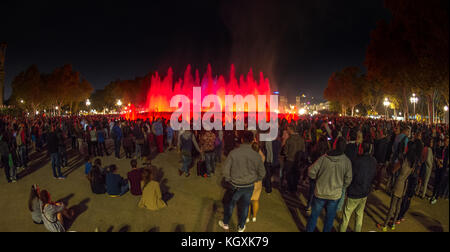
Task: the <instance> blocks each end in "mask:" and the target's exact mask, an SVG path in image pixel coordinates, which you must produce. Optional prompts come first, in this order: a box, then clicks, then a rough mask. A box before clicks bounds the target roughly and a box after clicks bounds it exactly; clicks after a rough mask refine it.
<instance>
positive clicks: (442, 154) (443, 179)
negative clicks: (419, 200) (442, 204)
mask: <svg viewBox="0 0 450 252" xmlns="http://www.w3.org/2000/svg"><path fill="white" fill-rule="evenodd" d="M448 142H449V140H448V137H446V138H445V140H444V146H442V147H440V148H439V151H438V152H437V153H436V159H437V160H436V164H437V165H436V172H435V173H436V176H435V179H434V180H435V182H434V190H433V196H432V197H431V200H430V202H431V204H433V205H434V204H436V203H437V200H438V199H439V198H440V197H442V196H443V195H444V193H445V189H446V187H448V173H449V172H448V170H449V166H448Z"/></svg>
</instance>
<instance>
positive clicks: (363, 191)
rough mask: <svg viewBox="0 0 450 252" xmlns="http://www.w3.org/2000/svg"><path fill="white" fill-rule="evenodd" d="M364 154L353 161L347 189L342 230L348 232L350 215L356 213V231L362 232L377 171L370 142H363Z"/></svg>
mask: <svg viewBox="0 0 450 252" xmlns="http://www.w3.org/2000/svg"><path fill="white" fill-rule="evenodd" d="M362 149H363V154H362V155H361V156H358V157H357V158H356V159H355V160H354V161H353V163H352V183H351V184H350V186H349V187H348V189H347V197H348V198H347V201H346V203H345V207H344V214H343V218H342V222H341V227H340V232H346V231H347V227H348V223H349V221H350V217H351V216H352V213H353V212H354V211H356V212H355V214H356V225H355V229H354V231H355V232H361V228H362V224H363V217H364V209H365V207H366V202H367V196H368V195H369V193H370V191H371V189H372V182H373V179H374V178H375V174H376V172H377V170H376V169H377V160H376V159H375V158H374V157H372V156H370V144H369V143H363V144H362Z"/></svg>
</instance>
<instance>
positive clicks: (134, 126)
mask: <svg viewBox="0 0 450 252" xmlns="http://www.w3.org/2000/svg"><path fill="white" fill-rule="evenodd" d="M259 133H261V132H258V131H237V130H234V131H215V130H213V131H204V130H202V131H192V130H186V131H174V130H173V129H172V128H171V126H170V123H169V121H168V120H166V119H164V118H155V119H152V120H150V119H145V120H144V119H139V120H134V121H130V120H125V119H123V118H119V117H116V116H84V117H54V118H46V117H35V118H27V117H24V118H20V119H18V118H12V117H8V116H1V117H0V154H1V160H2V167H3V169H4V172H5V177H6V180H7V182H9V183H11V182H16V181H17V180H18V179H20V178H19V177H18V169H25V170H26V169H29V165H28V164H29V163H30V162H29V161H30V160H29V156H30V153H33V152H36V153H45V152H46V153H47V155H49V156H50V158H51V164H52V171H53V177H55V178H57V179H64V178H65V177H64V176H63V174H62V172H61V168H64V167H67V165H68V149H69V148H68V147H67V145H69V144H70V145H71V149H72V150H73V151H74V153H75V155H77V157H76V158H78V159H81V158H83V159H85V174H86V177H87V178H88V180H89V183H90V186H91V190H92V192H93V193H95V194H105V193H106V194H108V195H110V196H111V197H120V196H121V195H123V194H125V193H127V192H128V191H130V193H131V194H132V195H136V196H141V200H140V202H139V207H142V208H146V209H150V210H157V209H160V208H163V207H166V206H167V204H166V201H165V200H163V198H164V194H163V193H161V190H160V185H159V183H158V181H156V179H155V169H156V168H155V167H153V166H152V165H151V164H150V162H148V163H146V167H145V168H138V162H137V160H141V159H143V158H146V157H150V156H152V154H155V153H162V152H164V151H172V150H173V149H176V150H177V151H178V153H179V155H180V159H181V160H180V166H179V175H180V176H183V175H184V176H185V177H189V176H190V175H191V173H190V171H191V170H193V167H194V169H195V166H196V170H197V175H199V176H202V177H205V178H209V177H211V176H214V175H215V173H216V167H217V164H218V163H222V171H221V173H222V174H223V176H224V179H225V183H224V187H225V188H226V191H227V192H226V194H225V195H226V197H227V200H224V218H223V220H221V221H220V222H219V225H220V226H221V227H222V228H224V229H225V230H228V229H229V226H228V224H229V220H230V218H231V215H232V213H233V209H234V207H235V205H236V203H237V202H238V201H241V202H243V205H242V206H243V207H242V206H241V207H238V209H239V213H240V214H239V216H240V219H239V224H238V230H239V231H244V230H245V225H246V224H247V223H248V222H250V216H252V219H251V220H252V221H253V222H255V221H256V215H257V212H258V209H259V204H258V200H259V197H260V194H261V190H262V189H263V188H264V190H265V192H266V193H267V194H270V193H271V192H272V190H273V188H277V189H279V190H280V191H281V192H282V193H283V194H291V195H293V196H298V193H302V194H304V196H305V198H306V199H307V204H306V206H305V209H306V210H307V212H308V213H309V218H308V223H307V226H306V231H309V232H313V231H314V230H315V229H316V223H317V219H318V218H319V216H320V214H321V211H322V209H323V208H325V209H326V217H325V220H324V228H323V231H325V232H329V231H331V230H332V228H333V223H334V221H335V219H336V215H337V213H339V212H341V213H342V214H341V215H342V218H340V226H339V229H338V231H342V232H345V231H347V229H348V224H349V220H350V217H351V215H352V214H353V212H354V213H355V215H356V227H355V228H354V229H353V230H354V231H361V230H362V226H363V216H364V209H365V205H366V203H367V199H368V196H369V195H370V194H371V193H372V192H373V191H375V190H385V191H386V193H388V194H389V195H390V197H391V203H390V206H389V211H388V214H387V216H386V217H385V219H384V220H383V221H382V222H380V223H379V225H378V226H379V228H380V230H382V231H387V229H388V228H389V227H390V228H391V229H395V226H396V225H399V224H400V223H402V221H404V220H405V214H406V213H407V211H408V209H409V206H410V204H411V201H412V199H413V198H414V197H419V198H422V199H423V198H426V197H427V198H428V200H429V202H430V203H431V204H435V203H436V202H437V201H438V200H440V199H442V198H445V199H448V181H449V179H448V168H449V166H448V141H449V139H448V133H449V132H448V125H427V124H421V123H417V122H415V121H410V122H401V121H385V120H375V119H368V118H351V117H337V116H321V115H318V116H314V117H304V118H300V119H299V120H286V119H282V120H280V121H279V134H278V137H277V139H275V140H273V141H260V140H259V137H258V136H259ZM108 141H109V142H110V143H111V145H112V146H113V149H114V156H115V158H116V159H121V158H127V159H130V166H131V170H130V172H128V175H127V178H123V177H121V176H120V175H119V174H118V172H117V171H118V167H117V166H116V165H111V166H108V167H102V164H101V159H99V158H98V157H101V156H103V155H111V154H112V152H113V151H111V152H110V151H109V146H108V144H107V142H108ZM112 146H111V147H112ZM85 147H86V148H85ZM122 149H123V152H122ZM122 153H124V155H122ZM223 156H225V157H226V159H225V161H224V162H222V158H223ZM196 161H197V162H196ZM430 185H432V191H431V193H428V192H430V191H429V186H430ZM33 188H34V189H32V190H35V191H36V193H34V194H33V193H32V195H34V196H30V211H32V213H33V214H32V216H34V217H33V220H34V221H35V222H36V223H39V218H38V217H36V216H38V212H37V210H36V209H37V206H38V205H39V209H40V212H41V214H43V215H44V212H45V215H47V217H49V219H50V220H51V221H52V223H53V221H55V220H59V219H63V218H62V217H59V218H58V216H57V215H58V213H61V214H60V216H67V218H69V217H70V213H66V212H64V207H63V206H62V205H61V204H59V205H58V203H52V202H51V201H50V200H49V196H48V195H49V194H48V192H46V191H44V192H45V193H42V192H37V189H36V188H35V187H33ZM305 188H306V189H305ZM302 189H305V190H302ZM44 194H45V195H44ZM46 195H47V196H46ZM33 202H34V203H33ZM36 202H37V203H36ZM44 209H47V210H46V211H44ZM63 212H64V214H63ZM44 219H45V218H44ZM60 222H61V223H63V222H62V221H60ZM44 224H45V220H44ZM53 224H54V223H53ZM46 227H47V228H48V229H49V230H50V231H54V230H59V231H61V230H64V229H63V228H61V227H52V228H49V227H48V225H46Z"/></svg>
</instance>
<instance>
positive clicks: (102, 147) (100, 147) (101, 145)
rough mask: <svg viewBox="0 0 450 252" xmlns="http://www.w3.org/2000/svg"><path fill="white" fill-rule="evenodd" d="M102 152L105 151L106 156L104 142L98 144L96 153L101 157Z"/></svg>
mask: <svg viewBox="0 0 450 252" xmlns="http://www.w3.org/2000/svg"><path fill="white" fill-rule="evenodd" d="M103 151H105V155H106V156H108V149H106V144H105V142H104V141H103V142H98V153H99V155H100V156H102V157H103Z"/></svg>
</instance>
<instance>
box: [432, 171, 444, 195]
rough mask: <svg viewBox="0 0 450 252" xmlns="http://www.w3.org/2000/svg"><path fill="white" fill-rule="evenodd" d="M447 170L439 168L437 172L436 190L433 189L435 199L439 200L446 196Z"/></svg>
mask: <svg viewBox="0 0 450 252" xmlns="http://www.w3.org/2000/svg"><path fill="white" fill-rule="evenodd" d="M444 176H445V169H444V168H441V167H439V168H438V169H436V171H435V178H434V189H433V198H434V199H439V197H441V196H442V195H443V194H444V190H445V180H444Z"/></svg>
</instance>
